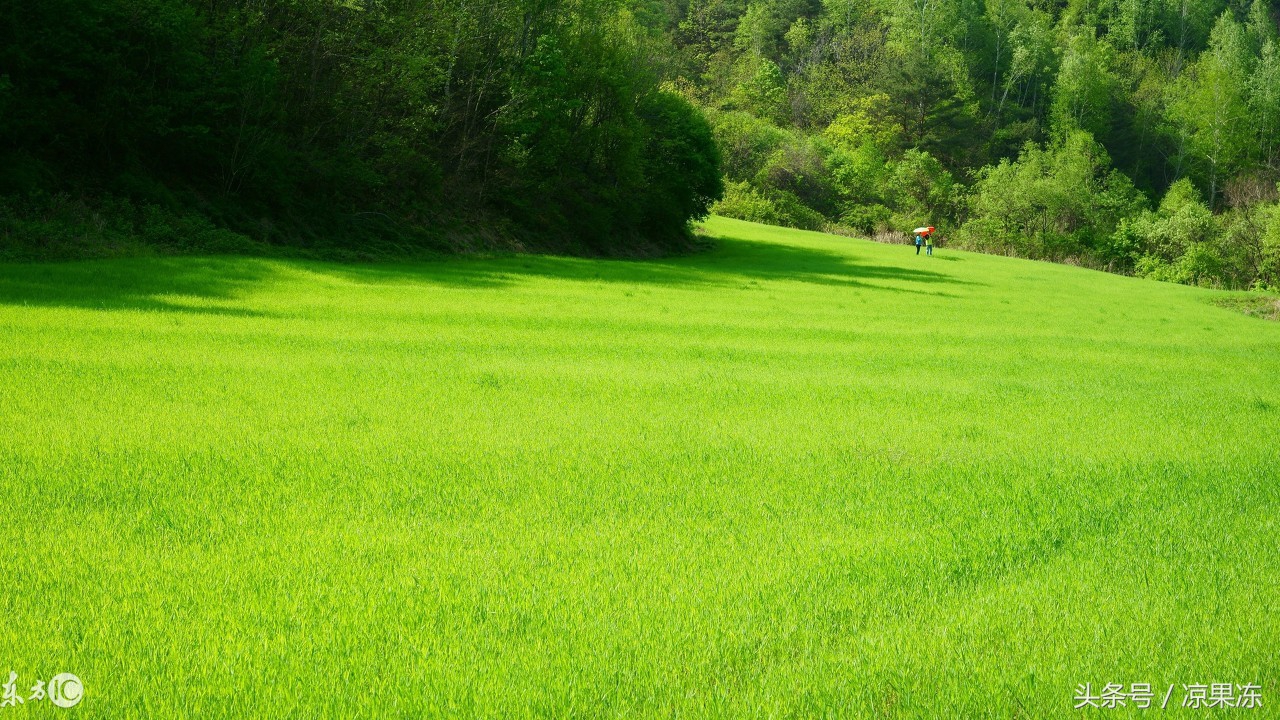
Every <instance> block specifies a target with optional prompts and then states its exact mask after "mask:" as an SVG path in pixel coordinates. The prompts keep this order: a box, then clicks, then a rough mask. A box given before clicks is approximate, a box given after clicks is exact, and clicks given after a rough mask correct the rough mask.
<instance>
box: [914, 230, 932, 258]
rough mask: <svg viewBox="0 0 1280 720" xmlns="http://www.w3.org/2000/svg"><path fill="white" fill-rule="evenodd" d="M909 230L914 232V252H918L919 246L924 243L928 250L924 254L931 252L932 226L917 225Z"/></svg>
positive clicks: (930, 253)
mask: <svg viewBox="0 0 1280 720" xmlns="http://www.w3.org/2000/svg"><path fill="white" fill-rule="evenodd" d="M911 232H913V233H915V234H916V254H917V255H919V254H920V246H921V245H925V246H926V247H927V248H928V250H927V252H926V254H928V255H932V254H933V227H932V226H931V227H918V228H916V229H915V230H912V231H911Z"/></svg>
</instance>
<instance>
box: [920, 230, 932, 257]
mask: <svg viewBox="0 0 1280 720" xmlns="http://www.w3.org/2000/svg"><path fill="white" fill-rule="evenodd" d="M917 252H919V251H917ZM924 254H925V255H932V254H933V233H926V234H925V236H924Z"/></svg>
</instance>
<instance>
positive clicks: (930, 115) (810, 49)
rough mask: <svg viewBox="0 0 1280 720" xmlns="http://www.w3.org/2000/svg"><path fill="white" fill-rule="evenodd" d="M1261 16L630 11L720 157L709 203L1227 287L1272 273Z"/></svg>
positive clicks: (938, 0)
mask: <svg viewBox="0 0 1280 720" xmlns="http://www.w3.org/2000/svg"><path fill="white" fill-rule="evenodd" d="M1278 9H1280V6H1278V5H1277V4H1276V3H1273V2H1265V1H1264V0H1253V2H1252V3H1250V2H1249V1H1248V0H1102V2H1096V1H1094V0H1065V1H1060V0H687V2H681V1H679V0H675V1H671V2H653V3H652V9H651V14H652V15H655V16H661V17H662V23H663V24H664V25H663V26H664V27H665V29H666V32H667V33H668V35H669V36H670V37H671V38H672V42H673V43H674V44H676V45H677V46H678V48H679V50H680V54H679V56H678V57H679V62H680V65H679V67H678V69H677V70H676V72H677V73H678V75H679V76H680V78H681V81H680V82H677V83H676V84H677V86H678V87H681V88H682V89H683V90H684V92H686V93H687V94H688V95H689V97H691V98H694V99H696V101H697V102H698V103H699V104H701V105H703V106H704V107H706V108H707V110H708V114H709V117H710V118H711V119H712V122H713V125H714V129H715V133H716V139H717V141H718V142H719V144H720V146H721V149H722V152H723V154H724V157H725V173H726V180H727V192H726V195H725V198H724V199H723V201H721V202H720V203H719V204H718V205H717V206H716V210H717V211H718V212H721V213H724V214H728V215H732V216H735V217H740V218H744V219H753V220H761V221H765V222H774V223H780V224H786V225H792V226H796V227H802V228H817V227H827V228H834V229H840V228H844V229H847V230H850V231H854V232H859V233H894V234H901V233H902V232H903V230H909V229H910V228H912V227H915V226H916V225H922V224H931V225H936V226H939V228H940V229H941V231H942V232H941V233H940V235H941V236H942V237H943V238H944V239H945V241H949V242H950V243H952V244H953V245H955V244H959V245H962V246H965V247H969V248H974V249H980V250H986V251H991V252H1001V253H1009V254H1018V255H1023V256H1028V257H1036V258H1046V259H1056V260H1070V261H1074V262H1081V263H1087V264H1091V265H1095V266H1097V267H1103V268H1109V269H1111V270H1114V271H1120V272H1136V273H1139V274H1143V275H1149V276H1153V277H1159V278H1163V279H1174V280H1181V281H1186V282H1198V283H1207V284H1221V285H1230V286H1246V285H1251V284H1272V285H1275V284H1280V274H1278V267H1277V266H1278V265H1280V261H1278V260H1277V258H1280V245H1277V242H1276V236H1277V231H1276V230H1275V229H1274V223H1273V220H1274V219H1275V218H1276V217H1280V206H1278V205H1277V192H1276V183H1277V181H1280V40H1278V38H1277V21H1276V16H1277V10H1278ZM664 13H665V14H664ZM1170 193H1172V195H1171V196H1170V197H1166V195H1168V194H1170ZM1192 226H1194V227H1192Z"/></svg>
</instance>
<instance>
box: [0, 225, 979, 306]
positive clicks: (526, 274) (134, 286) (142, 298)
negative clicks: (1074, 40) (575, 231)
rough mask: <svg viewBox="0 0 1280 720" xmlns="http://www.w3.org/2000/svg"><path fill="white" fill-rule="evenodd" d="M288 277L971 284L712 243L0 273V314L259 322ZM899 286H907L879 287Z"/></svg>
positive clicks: (775, 247) (728, 241) (912, 289)
mask: <svg viewBox="0 0 1280 720" xmlns="http://www.w3.org/2000/svg"><path fill="white" fill-rule="evenodd" d="M290 269H296V270H300V271H303V272H308V273H314V274H318V275H322V276H328V277H333V278H337V279H339V280H342V281H344V282H351V283H355V284H361V285H378V284H424V283H425V284H435V285H443V286H447V287H453V288H500V287H505V286H508V285H513V284H516V283H518V282H521V281H523V280H526V279H529V278H545V279H552V280H561V281H573V282H597V283H632V284H654V285H667V286H677V287H679V286H685V287H699V286H701V287H716V286H720V287H724V286H735V285H736V286H742V285H743V284H744V283H746V284H748V285H749V284H751V283H753V282H760V281H791V282H805V283H813V284H819V285H830V286H839V287H849V288H865V289H868V290H874V291H886V292H895V293H921V294H929V295H943V296H950V295H949V294H948V293H946V292H944V291H942V290H941V288H944V287H947V286H957V285H972V284H974V283H970V282H967V281H963V280H960V279H958V278H955V277H953V276H951V275H949V274H946V273H943V272H939V271H936V270H927V269H916V268H909V267H896V266H891V265H875V264H866V263H860V262H857V261H856V260H855V259H854V258H852V257H850V256H848V255H845V254H842V253H836V252H829V251H825V250H819V249H814V248H805V247H797V246H793V245H780V244H774V243H768V242H756V241H748V240H739V239H732V238H721V239H717V240H716V241H715V242H714V245H713V247H712V248H711V249H710V250H708V251H705V252H702V253H697V254H693V255H687V256H682V257H676V258H663V259H657V260H603V259H595V258H579V257H561V256H552V255H501V256H497V257H488V258H476V257H445V258H438V259H434V260H423V261H414V262H404V263H376V264H369V265H360V264H347V263H335V262H321V261H311V260H289V259H284V260H263V259H261V258H238V257H171V258H128V259H118V260H104V261H88V262H75V263H48V264H0V304H6V305H34V306H60V307H74V308H94V309H97V308H101V309H137V310H154V311H171V312H182V313H199V314H207V315H224V316H241V317H265V316H267V315H268V314H267V313H262V312H258V311H254V310H250V309H246V308H242V307H238V306H236V305H235V304H234V303H235V302H236V300H237V299H238V298H241V297H242V296H244V295H245V294H247V293H249V292H251V291H252V290H253V288H254V287H255V286H258V285H260V284H262V283H265V282H267V281H269V280H271V279H272V278H273V277H276V276H279V275H282V274H287V273H288V271H289V270H290ZM903 282H905V283H909V284H910V285H907V286H903V285H900V284H889V285H886V284H884V283H903ZM921 285H923V286H924V287H921ZM929 286H933V287H932V288H931V287H929ZM188 301H190V302H188Z"/></svg>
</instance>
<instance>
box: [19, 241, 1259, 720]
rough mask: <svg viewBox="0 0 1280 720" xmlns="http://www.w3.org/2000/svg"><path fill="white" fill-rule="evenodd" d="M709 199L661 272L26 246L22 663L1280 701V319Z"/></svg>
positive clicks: (657, 710) (466, 705) (325, 704)
mask: <svg viewBox="0 0 1280 720" xmlns="http://www.w3.org/2000/svg"><path fill="white" fill-rule="evenodd" d="M706 231H707V233H708V234H710V235H711V236H713V237H715V238H717V240H716V247H715V248H714V249H712V250H710V251H708V252H707V253H704V254H701V255H697V256H690V257H684V258H679V259H672V260H663V261H646V262H639V261H603V260H587V259H581V258H562V257H546V256H511V257H498V258H491V259H476V258H452V259H447V260H442V261H440V262H436V263H415V264H406V265H365V266H353V265H338V264H326V263H316V262H294V261H279V260H262V259H244V258H204V259H200V258H177V259H145V258H135V259H123V260H112V261H101V262H92V263H72V264H60V265H0V497H2V498H3V503H4V504H3V507H4V522H3V523H0V547H3V548H4V553H5V563H4V567H5V568H6V572H7V573H8V574H9V576H10V581H9V582H6V583H4V584H3V585H0V612H3V616H4V622H3V623H0V647H2V648H5V651H6V652H5V658H4V662H6V663H8V667H10V668H12V670H13V671H14V672H17V673H19V680H18V685H19V687H20V688H25V687H30V686H31V685H34V684H35V682H36V680H37V679H43V680H46V681H47V680H48V679H49V678H50V676H52V675H54V674H56V673H59V672H72V673H75V674H76V675H78V676H79V677H80V678H81V679H82V680H83V682H84V685H85V700H84V702H83V703H82V705H81V706H80V707H79V708H78V712H79V713H80V716H81V717H85V718H97V717H102V718H128V717H177V716H188V717H282V718H283V717H308V718H310V717H415V718H416V717H424V716H425V717H436V716H445V715H450V716H483V717H512V716H533V717H542V716H556V717H568V716H577V717H606V716H608V717H643V716H650V717H659V716H661V717H669V716H673V715H680V716H686V717H726V718H729V717H734V718H736V717H773V716H783V715H788V716H799V717H807V716H818V715H822V716H829V717H884V716H888V717H942V716H945V717H1013V716H1017V717H1059V716H1062V715H1063V714H1065V713H1067V712H1069V711H1070V709H1071V707H1072V706H1073V704H1074V701H1073V696H1074V695H1075V691H1076V687H1077V685H1079V684H1082V683H1086V682H1087V683H1091V684H1092V688H1093V689H1094V693H1095V694H1096V693H1097V692H1099V691H1100V690H1101V688H1102V686H1104V685H1105V684H1107V683H1122V684H1125V685H1126V687H1127V686H1128V685H1129V684H1131V683H1144V682H1145V683H1150V684H1152V686H1153V687H1155V688H1156V689H1157V690H1158V691H1159V693H1158V695H1159V694H1160V693H1163V691H1164V689H1165V688H1167V687H1168V686H1169V685H1170V684H1176V685H1177V688H1176V691H1175V694H1174V697H1173V700H1172V701H1171V703H1170V704H1171V705H1176V704H1178V703H1180V701H1181V697H1182V695H1181V693H1182V689H1181V686H1182V684H1184V683H1186V684H1193V683H1213V682H1231V683H1239V684H1245V683H1257V684H1260V685H1261V686H1262V694H1263V697H1264V698H1265V700H1266V702H1267V703H1268V704H1274V702H1275V699H1276V698H1277V695H1276V692H1277V689H1278V688H1277V684H1276V683H1277V680H1276V678H1277V670H1280V647H1278V646H1277V644H1276V643H1275V638H1276V637H1277V636H1278V635H1280V616H1277V615H1276V613H1275V612H1274V611H1273V608H1274V607H1276V606H1277V604H1278V603H1280V581H1278V580H1277V578H1280V533H1277V530H1278V529H1280V528H1277V509H1278V507H1280V483H1277V480H1280V443H1277V442H1276V438H1277V437H1280V385H1277V383H1276V381H1275V378H1276V377H1277V375H1278V373H1280V324H1277V323H1271V322H1267V321H1263V320H1257V319H1253V318H1248V317H1245V316H1244V315H1242V314H1238V313H1234V312H1231V311H1228V310H1225V309H1222V308H1219V307H1216V306H1214V305H1212V304H1211V303H1210V302H1209V299H1211V298H1212V297H1213V296H1214V295H1215V294H1214V293H1212V292H1209V291H1204V290H1199V289H1195V288H1188V287H1183V286H1175V285H1167V284H1161V283H1155V282H1150V281H1141V280H1134V279H1129V278H1123V277H1117V276H1112V275H1106V274H1103V273H1096V272H1091V271H1086V270H1081V269H1077V268H1072V267H1067V266H1061V265H1053V264H1047V263H1035V262H1029V261H1022V260H1013V259H1007V258H1000V257H991V256H983V255H974V254H965V253H958V252H949V251H946V250H940V251H939V252H938V254H937V255H935V256H934V257H925V256H916V255H915V254H914V249H912V248H908V247H903V246H886V245H877V244H873V243H868V242H864V241H858V240H850V239H846V238H838V237H832V236H824V235H820V234H817V233H805V232H799V231H794V230H785V229H779V228H770V227H764V226H758V225H752V224H749V223H743V222H737V221H731V220H724V219H718V218H713V219H712V220H710V221H708V222H707V224H706ZM3 669H4V668H3V667H0V671H3ZM1159 700H1160V697H1159V696H1158V697H1157V698H1156V702H1157V703H1158V702H1159ZM32 704H39V703H28V708H30V706H31V705H32Z"/></svg>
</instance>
